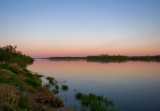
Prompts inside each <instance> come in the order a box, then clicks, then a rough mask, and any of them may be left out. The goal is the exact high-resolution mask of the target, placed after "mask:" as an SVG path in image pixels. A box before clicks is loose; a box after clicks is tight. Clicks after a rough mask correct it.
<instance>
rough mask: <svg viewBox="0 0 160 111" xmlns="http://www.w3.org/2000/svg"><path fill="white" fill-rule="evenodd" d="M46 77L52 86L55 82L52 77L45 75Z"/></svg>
mask: <svg viewBox="0 0 160 111" xmlns="http://www.w3.org/2000/svg"><path fill="white" fill-rule="evenodd" d="M46 79H47V80H48V81H49V83H50V84H51V85H52V86H53V85H54V84H55V83H54V78H53V77H47V78H46Z"/></svg>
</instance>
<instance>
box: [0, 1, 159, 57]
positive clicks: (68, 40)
mask: <svg viewBox="0 0 160 111" xmlns="http://www.w3.org/2000/svg"><path fill="white" fill-rule="evenodd" d="M7 44H11V45H17V46H18V50H21V51H22V52H23V53H25V54H27V55H30V56H32V57H48V56H86V55H99V54H103V53H105V54H110V55H113V54H116V55H117V54H121V55H157V54H160V1H158V0H77V1H75V0H26V1H22V0H14V1H13V0H0V45H1V46H4V45H7Z"/></svg>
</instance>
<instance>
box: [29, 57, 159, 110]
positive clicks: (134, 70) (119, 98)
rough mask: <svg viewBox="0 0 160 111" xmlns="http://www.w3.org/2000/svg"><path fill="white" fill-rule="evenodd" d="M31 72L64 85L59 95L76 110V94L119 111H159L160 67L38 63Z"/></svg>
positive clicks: (33, 65) (138, 64)
mask: <svg viewBox="0 0 160 111" xmlns="http://www.w3.org/2000/svg"><path fill="white" fill-rule="evenodd" d="M28 69H30V70H31V71H33V72H38V73H41V74H43V75H45V76H52V77H54V78H56V79H57V80H58V81H67V82H66V83H65V84H67V85H68V86H69V90H68V91H67V92H61V93H60V94H59V95H58V96H61V97H62V99H63V100H64V102H65V105H67V106H70V107H76V108H77V110H80V109H79V105H80V104H79V102H78V101H77V100H76V99H75V98H74V95H75V90H76V91H80V92H83V93H90V92H92V93H95V94H98V95H103V96H104V97H107V98H108V99H111V100H113V101H114V103H115V104H116V107H117V108H120V109H121V111H160V63H156V62H124V63H100V62H87V61H85V60H79V61H50V60H47V59H37V60H35V62H34V63H33V64H32V65H30V66H28Z"/></svg>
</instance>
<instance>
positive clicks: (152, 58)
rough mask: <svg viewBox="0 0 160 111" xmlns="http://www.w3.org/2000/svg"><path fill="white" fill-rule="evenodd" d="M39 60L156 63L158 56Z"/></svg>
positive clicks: (110, 56) (111, 56)
mask: <svg viewBox="0 0 160 111" xmlns="http://www.w3.org/2000/svg"><path fill="white" fill-rule="evenodd" d="M41 59H49V60H81V59H82V60H87V61H97V62H98V61H100V62H105V61H106V62H124V61H157V62H160V55H156V56H121V55H100V56H86V57H48V58H41Z"/></svg>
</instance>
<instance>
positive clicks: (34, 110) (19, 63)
mask: <svg viewBox="0 0 160 111" xmlns="http://www.w3.org/2000/svg"><path fill="white" fill-rule="evenodd" d="M33 61H34V60H33V59H32V58H31V57H29V56H25V55H23V54H22V53H21V52H19V51H16V47H13V46H5V47H1V48H0V110H1V111H23V110H24V111H42V110H43V111H47V110H49V111H58V110H60V109H57V108H60V107H63V106H64V105H63V102H62V100H61V99H59V98H58V97H56V96H54V95H53V93H52V91H50V90H49V89H48V88H47V87H46V86H42V84H41V82H42V81H41V79H40V77H41V75H38V74H35V73H32V72H31V71H29V70H27V69H26V66H27V65H28V64H31V63H33ZM69 110H70V109H66V108H64V107H63V108H62V110H61V111H69Z"/></svg>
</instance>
